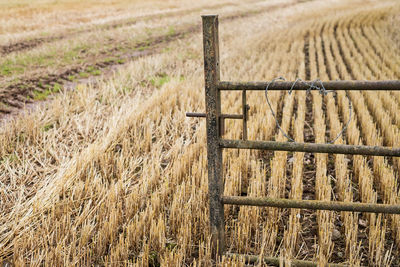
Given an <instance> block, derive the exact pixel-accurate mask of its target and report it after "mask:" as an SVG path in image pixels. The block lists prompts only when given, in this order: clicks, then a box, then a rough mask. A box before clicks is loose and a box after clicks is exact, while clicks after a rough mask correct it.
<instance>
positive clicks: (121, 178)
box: [0, 0, 400, 266]
mask: <svg viewBox="0 0 400 267" xmlns="http://www.w3.org/2000/svg"><path fill="white" fill-rule="evenodd" d="M367 2H368V4H366V1H356V0H354V1H344V0H328V1H323V0H315V1H295V0H285V1H278V0H272V1H260V0H247V1H233V0H232V1H219V2H218V3H216V2H215V1H209V0H204V1H199V2H197V3H196V4H193V3H191V1H187V0H172V1H158V0H151V1H146V2H144V1H125V0H116V1H112V3H110V2H108V1H92V0H90V1H76V0H62V1H49V0H40V1H39V0H38V1H37V4H35V5H33V4H32V3H30V1H25V0H18V4H10V3H9V2H8V1H5V0H0V7H1V8H0V14H1V16H0V17H1V18H2V19H1V21H2V22H3V23H2V26H0V55H1V57H0V120H1V122H0V127H1V128H0V203H1V208H0V264H7V263H11V264H12V265H15V266H25V265H33V266H42V265H49V266H64V265H66V266H71V265H78V266H92V265H100V266H106V265H107V266H120V265H123V266H125V265H134V266H186V265H190V266H192V265H193V266H210V264H211V263H212V259H213V257H212V255H211V250H210V229H209V217H208V216H209V215H208V214H209V210H208V180H207V153H206V128H205V127H206V126H205V120H204V119H201V118H200V119H193V118H186V117H185V112H187V111H199V112H201V111H204V110H205V107H204V77H203V48H202V36H201V19H200V15H201V14H208V13H213V14H219V15H220V42H221V43H220V54H221V75H222V77H221V78H222V79H223V80H232V81H238V80H240V81H270V80H272V79H274V78H276V77H279V76H284V77H285V78H286V79H287V80H295V79H296V78H297V77H299V78H302V79H303V80H314V79H317V78H319V79H321V80H323V81H327V80H364V79H367V80H389V79H394V80H395V79H400V31H399V29H400V19H399V18H400V17H399V15H398V14H399V11H400V3H399V2H398V1H390V0H385V1H367ZM38 16H39V19H38ZM247 96H248V100H247V101H248V104H249V105H250V111H249V121H248V138H249V139H250V140H277V141H286V138H285V137H284V136H283V134H282V133H281V132H280V131H279V130H278V129H277V127H276V124H275V120H274V118H273V116H272V114H271V112H270V110H269V107H268V105H267V102H266V99H265V96H264V92H256V91H252V92H248V93H247ZM222 99H223V100H222V105H223V107H222V108H223V112H224V113H234V114H239V113H241V94H240V92H223V93H222ZM269 99H270V101H271V104H272V108H273V109H274V110H275V111H276V114H277V117H278V121H279V123H280V125H281V127H282V129H283V130H285V131H286V132H287V133H289V135H290V136H292V137H293V138H294V139H295V140H296V141H298V142H316V143H325V142H327V141H328V140H331V139H334V138H335V137H336V136H337V135H338V133H339V132H340V131H341V129H342V128H343V125H344V124H345V123H346V122H347V121H348V120H349V119H350V111H349V105H348V101H349V99H350V100H351V103H352V107H353V115H352V117H351V120H350V121H351V122H350V124H349V126H348V128H347V130H346V132H345V133H344V135H343V136H342V137H340V138H339V139H338V140H336V142H335V143H336V144H355V145H359V144H360V145H361V144H364V145H370V146H373V145H379V146H393V147H398V146H399V143H400V118H399V117H398V114H399V111H400V92H394V91H393V92H389V91H379V92H375V91H363V92H358V91H340V92H338V93H337V94H333V93H329V94H327V95H321V94H319V93H318V92H317V91H313V92H312V93H307V92H305V91H296V92H295V93H293V94H288V92H283V91H273V92H272V91H271V92H270V93H269ZM225 127H226V133H225V135H224V138H229V139H239V138H240V137H241V136H240V135H241V133H242V126H241V123H240V121H234V120H227V121H226V126H225ZM223 160H224V170H223V171H224V183H225V192H224V195H228V196H254V197H256V196H268V197H277V198H283V197H285V198H291V199H319V200H331V201H346V202H360V201H361V202H365V203H387V204H400V196H399V181H398V176H399V170H400V161H399V160H398V159H397V158H384V157H377V156H376V157H367V156H346V155H330V154H329V155H328V154H311V153H302V152H295V153H292V152H282V151H275V152H273V151H248V150H236V149H231V150H225V151H224V154H223ZM399 229H400V215H377V214H369V213H351V212H335V211H318V212H315V211H311V210H297V209H279V208H260V207H246V206H231V205H227V206H225V230H226V235H227V236H226V246H227V251H228V252H235V253H241V254H253V255H263V256H278V257H280V258H281V262H282V266H290V262H291V260H293V259H301V260H312V261H315V262H318V264H319V265H320V266H324V265H326V264H327V263H342V264H347V265H350V266H399V265H400V230H399ZM218 265H220V266H231V265H236V266H244V265H245V262H244V259H242V258H228V257H223V258H222V259H219V261H218Z"/></svg>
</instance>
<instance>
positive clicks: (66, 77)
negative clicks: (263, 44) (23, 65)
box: [0, 1, 301, 120]
mask: <svg viewBox="0 0 400 267" xmlns="http://www.w3.org/2000/svg"><path fill="white" fill-rule="evenodd" d="M298 2H301V1H298ZM298 2H293V3H289V4H279V5H273V6H266V7H264V8H259V9H257V10H252V11H250V12H240V11H239V12H237V13H235V14H231V15H228V16H225V17H222V18H221V22H228V21H232V20H236V19H239V18H245V17H249V16H254V15H257V14H260V13H263V12H271V11H274V10H277V9H283V8H287V7H289V6H293V5H296V4H298ZM224 5H226V4H219V5H213V6H211V7H208V8H216V7H221V6H224ZM198 10H199V8H195V9H191V10H189V11H187V10H186V11H184V12H194V11H198ZM182 12H183V11H174V12H169V13H165V14H164V16H179V15H180V14H181V13H182ZM151 17H152V16H150V15H149V16H143V17H140V18H135V19H134V20H132V21H128V22H124V23H121V22H119V23H112V24H109V25H103V26H102V27H103V28H105V29H110V28H117V27H122V26H127V25H131V24H134V23H137V22H138V21H139V20H148V19H151ZM91 30H93V29H85V30H81V31H79V32H75V33H70V34H66V35H62V36H52V37H48V38H38V39H33V40H28V41H24V42H19V43H15V44H12V45H8V46H3V47H0V52H1V51H2V52H3V53H11V52H17V51H24V50H29V49H33V48H35V47H37V46H39V45H41V44H43V43H48V42H53V41H56V40H60V39H63V38H71V37H72V36H74V35H77V34H80V33H84V32H89V31H91ZM200 31H201V25H200V24H197V25H189V26H185V27H182V28H181V29H179V30H177V31H176V32H174V33H173V34H166V35H159V36H154V37H151V38H148V39H146V40H144V41H141V42H139V43H137V44H136V45H135V46H133V47H132V46H127V45H124V44H122V45H121V44H120V43H111V45H112V46H113V48H111V49H107V50H104V51H102V52H101V53H100V55H99V56H96V57H93V56H90V55H83V56H82V58H85V64H77V65H70V66H68V67H65V68H63V69H58V70H57V71H56V73H48V72H41V73H40V74H36V75H33V76H29V77H22V78H18V79H17V81H14V82H10V83H7V84H6V85H5V87H4V89H1V90H0V120H2V119H9V118H10V117H13V116H15V115H16V114H18V113H19V112H20V110H21V109H22V108H23V107H24V106H25V105H26V104H30V106H32V103H33V102H36V100H35V94H38V93H39V94H43V93H46V91H48V90H51V88H53V87H54V86H55V85H58V84H59V85H63V86H64V85H66V84H68V89H72V88H73V87H74V85H76V84H77V83H79V82H87V81H91V82H93V81H95V80H96V78H97V76H98V74H97V75H89V76H85V77H84V78H83V79H74V81H73V83H71V79H70V77H71V76H79V73H81V72H85V71H86V70H88V69H96V70H100V71H101V73H102V74H104V75H107V73H110V72H109V71H107V70H109V69H115V67H116V66H119V65H122V64H125V63H126V62H128V61H132V60H135V59H138V58H140V57H144V56H149V55H152V54H154V53H158V52H159V51H161V50H162V48H163V47H166V46H167V45H168V44H169V43H171V42H174V41H176V40H179V39H181V38H185V36H187V35H192V34H197V33H199V32H200ZM121 46H122V47H121ZM121 50H123V51H124V52H120V51H121ZM110 58H112V60H110ZM6 115H7V116H6Z"/></svg>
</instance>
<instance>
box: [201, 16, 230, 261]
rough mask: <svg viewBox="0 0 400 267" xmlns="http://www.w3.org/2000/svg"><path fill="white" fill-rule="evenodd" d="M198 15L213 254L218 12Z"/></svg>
mask: <svg viewBox="0 0 400 267" xmlns="http://www.w3.org/2000/svg"><path fill="white" fill-rule="evenodd" d="M202 19H203V46H204V76H205V77H204V78H205V91H206V114H207V115H206V120H207V122H206V124H207V160H208V194H209V209H210V230H211V235H212V237H211V246H212V253H213V255H215V256H216V257H217V256H220V255H222V253H224V250H225V229H224V228H225V226H224V205H223V203H222V201H221V196H222V194H223V191H224V184H223V179H222V148H221V147H220V145H219V140H220V138H221V129H220V115H221V94H220V91H219V90H218V86H217V85H218V82H219V79H220V76H219V75H220V72H219V47H218V16H216V15H207V16H202Z"/></svg>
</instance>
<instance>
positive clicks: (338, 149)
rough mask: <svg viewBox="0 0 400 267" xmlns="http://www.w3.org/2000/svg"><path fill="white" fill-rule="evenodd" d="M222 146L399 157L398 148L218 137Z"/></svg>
mask: <svg viewBox="0 0 400 267" xmlns="http://www.w3.org/2000/svg"><path fill="white" fill-rule="evenodd" d="M219 144H220V146H221V147H222V148H239V149H263V150H277V151H296V152H310V153H332V154H348V155H368V156H388V157H400V148H391V147H380V146H355V145H333V144H314V143H294V142H275V141H250V140H227V139H220V141H219Z"/></svg>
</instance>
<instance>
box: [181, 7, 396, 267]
mask: <svg viewBox="0 0 400 267" xmlns="http://www.w3.org/2000/svg"><path fill="white" fill-rule="evenodd" d="M202 20H203V46H204V75H205V103H206V113H187V114H186V116H187V117H205V118H206V121H207V122H206V125H207V160H208V190H209V209H210V214H209V219H210V229H211V236H212V239H211V245H212V251H213V253H214V255H217V256H221V255H226V254H225V230H224V228H225V227H224V226H225V222H224V205H227V204H229V205H249V206H263V207H279V208H297V209H311V210H334V211H352V212H373V213H389V214H400V205H386V204H372V203H359V202H348V203H347V202H338V201H319V200H294V199H275V198H266V197H263V198H256V197H245V196H224V195H223V192H224V184H223V178H222V164H223V163H222V150H223V149H224V148H227V149H229V148H236V149H263V150H272V151H275V150H281V151H296V152H312V153H333V154H351V155H370V156H391V157H399V156H400V148H391V147H378V146H355V145H334V144H315V143H292V142H275V141H250V140H247V119H248V109H249V107H248V105H247V104H246V91H247V90H265V88H266V87H267V86H268V90H307V89H309V86H307V84H306V83H294V82H275V83H271V82H245V83H239V82H224V81H220V69H219V41H218V16H217V15H205V16H202ZM322 84H323V86H324V87H325V88H326V89H327V90H400V81H398V80H395V81H328V82H323V83H322ZM224 90H239V91H242V114H221V97H220V95H221V93H220V92H221V91H224ZM225 119H241V120H242V121H243V134H242V140H227V139H223V138H222V135H223V131H224V124H225V123H224V122H225ZM228 255H239V254H232V253H229V254H228ZM243 256H245V258H246V260H247V261H248V262H250V263H254V262H256V261H257V260H259V259H258V257H257V256H251V255H243ZM263 261H264V262H265V263H267V264H279V258H274V257H267V258H263ZM292 264H293V265H294V266H317V264H316V263H314V262H311V261H303V260H292ZM330 266H343V265H339V264H330Z"/></svg>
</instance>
